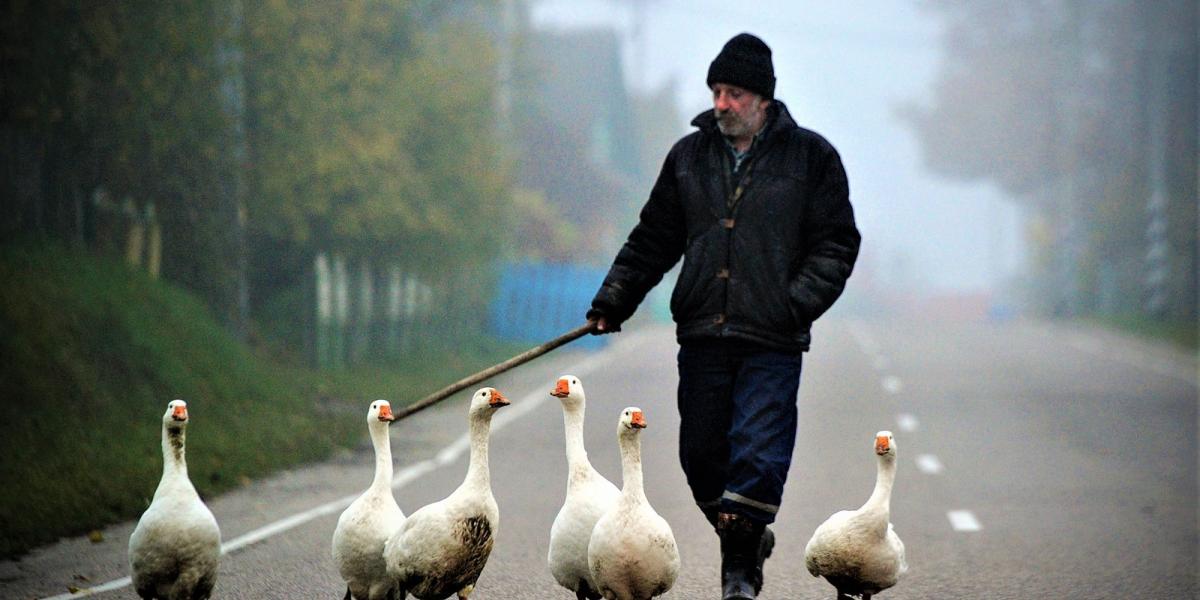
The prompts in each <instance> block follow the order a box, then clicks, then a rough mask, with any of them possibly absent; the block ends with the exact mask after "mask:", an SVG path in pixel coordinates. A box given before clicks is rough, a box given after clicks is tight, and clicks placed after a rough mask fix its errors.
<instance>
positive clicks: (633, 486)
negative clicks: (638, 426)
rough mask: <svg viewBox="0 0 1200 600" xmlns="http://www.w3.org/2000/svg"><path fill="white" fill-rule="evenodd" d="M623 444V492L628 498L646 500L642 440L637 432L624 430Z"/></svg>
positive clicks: (621, 443) (621, 444)
mask: <svg viewBox="0 0 1200 600" xmlns="http://www.w3.org/2000/svg"><path fill="white" fill-rule="evenodd" d="M619 443H620V446H621V478H622V484H621V493H622V495H624V496H625V498H626V499H630V500H633V499H636V500H644V499H645V498H646V492H645V489H644V488H643V484H642V441H641V439H640V438H639V436H638V435H637V433H636V432H633V431H630V432H622V435H621V436H620V441H619Z"/></svg>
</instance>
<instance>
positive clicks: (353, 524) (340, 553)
mask: <svg viewBox="0 0 1200 600" xmlns="http://www.w3.org/2000/svg"><path fill="white" fill-rule="evenodd" d="M393 420H395V418H394V417H393V416H392V405H391V403H389V402H388V401H387V400H376V401H375V402H372V403H371V406H370V407H369V408H368V409H367V431H369V432H370V434H371V443H372V444H373V445H374V446H375V480H374V481H372V482H371V487H369V488H367V491H365V492H363V493H362V495H361V496H359V497H358V498H357V499H355V500H354V502H352V503H350V506H348V507H347V508H346V510H345V511H343V512H342V516H340V517H338V522H337V528H336V529H334V530H333V562H334V563H335V564H337V567H338V572H339V573H341V575H342V579H343V580H345V581H346V600H349V599H350V598H355V599H357V600H385V599H386V598H387V597H388V592H389V591H390V590H391V588H392V580H391V578H390V577H388V575H387V569H386V567H385V566H384V563H383V544H384V543H385V542H387V540H388V538H389V537H390V536H391V535H392V532H394V531H396V529H397V528H399V527H400V524H401V523H403V522H404V512H403V511H401V510H400V506H399V505H397V504H396V498H395V496H393V495H392V445H391V439H390V438H389V437H388V425H389V424H390V423H391V422H392V421H393Z"/></svg>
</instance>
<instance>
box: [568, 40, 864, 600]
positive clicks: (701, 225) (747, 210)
mask: <svg viewBox="0 0 1200 600" xmlns="http://www.w3.org/2000/svg"><path fill="white" fill-rule="evenodd" d="M708 85H709V87H710V89H711V90H712V94H713V110H711V111H706V112H704V113H703V114H701V115H700V116H698V117H696V118H695V120H693V121H692V125H695V126H696V127H698V128H699V131H696V132H693V133H692V134H690V135H688V136H686V137H684V138H683V139H681V140H680V141H679V142H677V143H676V144H675V146H674V147H673V148H672V149H671V151H670V153H669V154H668V155H667V158H666V161H665V163H664V165H663V168H662V172H661V173H660V174H659V177H658V180H657V182H656V183H655V184H654V188H653V190H651V192H650V198H649V200H648V201H647V202H646V205H645V207H644V208H643V209H642V212H641V215H640V220H639V222H638V224H637V225H636V226H635V227H634V229H633V231H632V232H631V233H630V234H629V238H628V240H627V241H626V242H625V244H624V246H623V247H622V248H621V250H620V252H618V254H617V257H616V259H615V260H614V261H613V265H612V268H611V269H610V270H609V272H608V275H607V276H606V277H605V278H604V282H603V283H602V284H601V286H600V290H599V291H598V292H597V293H596V296H595V298H594V299H593V300H592V307H591V309H590V310H589V311H588V312H587V317H588V320H589V321H591V322H593V323H594V331H593V333H596V334H603V333H609V332H613V331H619V330H620V326H621V323H622V322H623V321H625V320H626V319H627V318H629V317H630V316H631V315H632V314H633V312H634V311H635V310H636V309H637V306H638V304H639V303H640V302H641V301H642V299H643V298H645V296H646V293H647V292H649V291H650V288H652V287H654V285H655V284H657V283H658V282H659V281H660V280H661V279H662V276H663V274H664V273H666V271H668V270H669V269H670V268H671V267H672V266H673V265H674V264H675V263H676V261H678V260H679V257H680V256H682V257H683V266H682V268H681V269H680V273H679V279H678V281H677V283H676V285H675V290H674V292H673V294H672V295H671V313H672V315H673V317H674V320H675V322H676V324H677V328H676V337H677V339H678V341H679V344H680V349H679V355H678V367H679V393H678V407H679V414H680V417H681V420H682V423H681V426H680V434H679V458H680V462H681V463H682V465H683V470H684V473H685V474H686V475H687V481H688V485H689V486H690V487H691V490H692V496H693V497H694V498H695V500H696V503H697V504H698V505H699V507H700V509H701V510H702V511H703V512H704V514H705V516H706V517H707V518H708V520H709V521H710V522H711V523H712V524H713V526H714V528H715V529H716V532H717V534H718V536H720V541H721V585H722V594H723V597H724V598H725V599H726V600H735V599H738V600H744V599H752V598H754V597H756V596H757V595H758V592H759V591H760V589H761V587H762V564H763V561H764V559H765V558H766V557H767V556H769V555H770V553H771V549H772V547H773V546H774V534H773V533H772V532H771V531H770V529H768V528H767V525H768V524H770V523H772V522H774V520H775V514H776V512H777V511H778V510H779V504H780V501H781V499H782V495H783V486H784V480H785V479H786V477H787V472H788V468H789V466H790V465H791V456H792V449H793V446H794V444H795V439H796V428H797V422H798V415H797V412H798V411H797V399H796V396H797V391H798V389H799V385H800V367H801V357H802V353H803V352H804V351H807V350H808V347H809V341H810V333H809V330H810V328H811V325H812V322H813V321H814V320H816V318H817V317H819V316H821V314H822V313H824V312H825V311H826V310H827V309H828V308H829V307H830V306H831V305H833V303H834V301H835V300H836V299H837V298H838V296H839V295H841V293H842V289H843V288H844V286H845V284H846V279H847V278H848V277H849V276H850V272H851V270H852V269H853V267H854V261H855V259H856V258H857V256H858V247H859V240H860V237H859V233H858V229H857V228H856V227H855V224H854V211H853V209H852V208H851V206H850V199H849V188H848V185H847V182H846V173H845V171H844V169H843V168H842V164H841V159H840V158H839V157H838V153H837V151H836V150H835V149H834V148H833V146H831V145H830V144H829V142H827V141H826V140H825V139H824V138H822V137H821V136H820V135H818V134H817V133H814V132H812V131H809V130H807V129H803V128H801V127H799V126H797V125H796V123H795V121H793V120H792V117H791V115H789V114H788V110H787V107H786V106H784V104H783V103H782V102H780V101H778V100H775V99H774V91H775V73H774V67H773V65H772V63H771V50H770V48H768V47H767V45H766V44H765V43H763V41H762V40H760V39H758V38H757V37H755V36H753V35H750V34H747V33H742V34H739V35H737V36H735V37H734V38H733V39H731V40H729V42H728V43H726V44H725V46H724V48H722V49H721V52H720V54H718V55H717V57H716V59H715V60H713V61H712V64H711V65H710V66H709V70H708Z"/></svg>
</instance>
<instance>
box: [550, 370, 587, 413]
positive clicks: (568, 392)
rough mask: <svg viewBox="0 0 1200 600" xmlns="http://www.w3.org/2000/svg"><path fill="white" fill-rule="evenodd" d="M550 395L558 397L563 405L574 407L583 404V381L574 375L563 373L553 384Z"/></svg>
mask: <svg viewBox="0 0 1200 600" xmlns="http://www.w3.org/2000/svg"><path fill="white" fill-rule="evenodd" d="M550 395H551V396H554V397H555V398H558V399H559V401H560V402H562V403H563V406H569V407H574V406H578V405H581V404H583V402H584V395H583V383H581V382H580V381H579V378H578V377H576V376H574V375H563V376H562V377H559V378H558V381H557V382H555V384H554V389H553V390H552V391H551V392H550Z"/></svg>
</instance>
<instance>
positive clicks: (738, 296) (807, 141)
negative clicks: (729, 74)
mask: <svg viewBox="0 0 1200 600" xmlns="http://www.w3.org/2000/svg"><path fill="white" fill-rule="evenodd" d="M768 111H769V112H768V115H769V116H768V124H767V128H766V130H765V131H764V132H763V133H762V134H760V136H759V139H758V140H757V141H756V142H755V144H754V146H753V148H752V150H751V154H750V156H749V157H748V158H747V159H745V160H744V161H743V164H742V166H741V167H740V168H739V170H738V171H737V173H732V172H731V171H732V167H731V165H732V157H731V156H730V151H729V148H728V145H727V144H726V142H725V140H724V139H723V138H722V136H721V134H720V132H719V130H718V129H717V125H716V118H715V117H714V115H713V111H711V110H709V111H707V112H704V113H702V114H701V115H699V116H698V117H696V118H695V119H694V120H693V121H692V124H693V125H695V126H697V127H699V131H696V132H694V133H692V134H690V135H688V136H686V137H684V138H683V139H681V140H679V142H677V143H676V144H675V146H674V147H673V148H672V149H671V152H670V153H669V154H668V155H667V159H666V161H665V163H664V164H663V168H662V172H661V173H660V174H659V176H658V180H657V182H656V183H655V184H654V188H653V190H652V191H651V192H650V199H649V200H648V201H647V202H646V205H645V206H644V207H643V208H642V212H641V215H640V221H639V222H638V224H637V225H636V226H635V227H634V228H633V231H632V232H631V233H630V234H629V238H628V240H627V241H626V242H625V245H624V246H623V247H622V248H621V250H620V251H619V252H618V253H617V257H616V260H614V261H613V265H612V268H611V269H610V270H609V272H608V275H607V276H606V277H605V278H604V282H603V283H602V284H601V286H600V290H599V291H598V292H597V293H596V296H595V298H594V299H593V300H592V308H591V310H589V311H588V317H589V318H595V317H596V316H600V315H603V316H604V317H605V318H606V319H607V320H608V323H609V326H610V329H612V330H616V329H619V327H620V323H621V322H622V321H624V320H625V319H627V318H628V317H629V316H630V315H632V314H633V312H634V310H635V309H636V308H637V306H638V304H639V303H641V301H642V299H643V298H645V296H646V293H647V292H649V291H650V288H652V287H654V285H655V284H657V283H658V282H659V281H660V280H661V279H662V276H663V274H664V273H666V272H667V271H668V270H669V269H670V268H671V267H672V266H674V264H675V263H676V262H677V261H678V260H679V257H680V256H682V257H683V267H682V268H681V270H680V273H679V279H678V281H677V282H676V284H675V290H674V292H673V293H672V295H671V314H672V315H673V316H674V319H675V322H676V323H677V328H676V334H677V337H678V339H679V341H680V342H681V343H684V342H687V341H690V340H706V339H722V338H724V339H735V340H744V341H750V342H754V343H757V344H761V345H763V346H766V347H769V348H773V349H778V350H784V351H803V350H807V349H808V346H809V343H810V341H811V335H810V328H811V325H812V322H813V321H814V320H816V318H817V317H819V316H821V314H822V313H824V312H825V311H826V310H828V309H829V307H830V306H832V305H833V302H834V301H835V300H837V298H838V296H839V295H841V293H842V290H843V288H844V287H845V284H846V279H847V278H848V277H849V276H850V272H851V271H852V270H853V268H854V261H855V259H856V258H857V256H858V247H859V242H860V236H859V232H858V229H857V228H856V227H855V224H854V210H853V208H852V207H851V206H850V198H849V195H850V194H849V187H848V184H847V181H846V172H845V170H844V169H843V168H842V162H841V159H840V158H839V156H838V153H837V150H835V149H834V148H833V146H832V145H830V144H829V142H828V141H826V140H825V138H823V137H821V136H820V135H819V134H817V133H815V132H813V131H810V130H807V129H804V128H802V127H799V126H797V125H796V123H795V121H793V120H792V117H791V115H789V114H788V111H787V107H786V106H784V104H783V103H782V102H779V101H778V100H776V101H773V102H772V104H771V106H770V107H769V109H768ZM739 183H740V185H741V187H742V188H743V192H742V194H741V195H740V197H738V198H737V200H736V201H734V202H731V198H732V197H733V195H734V193H733V192H734V190H736V189H737V188H738V187H739ZM731 204H732V205H731Z"/></svg>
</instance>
